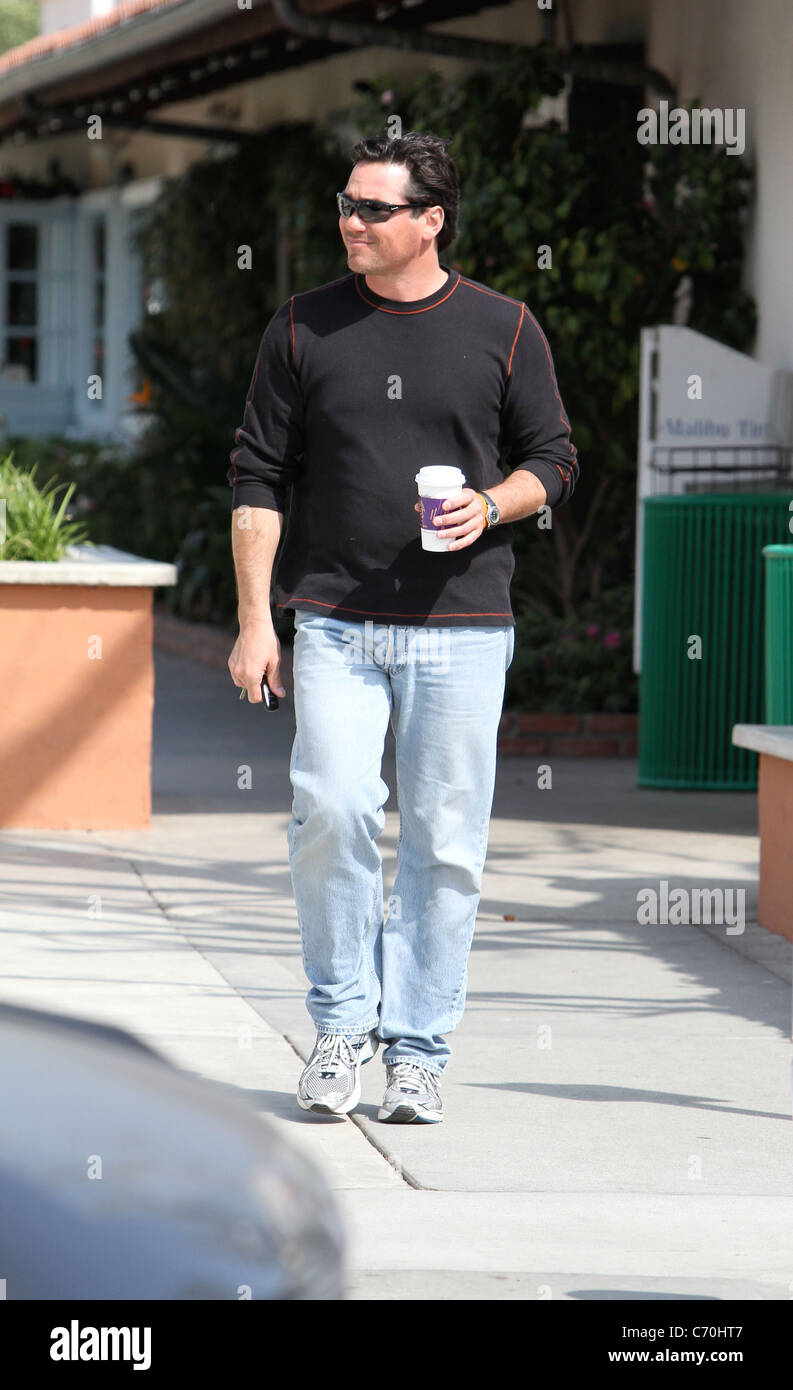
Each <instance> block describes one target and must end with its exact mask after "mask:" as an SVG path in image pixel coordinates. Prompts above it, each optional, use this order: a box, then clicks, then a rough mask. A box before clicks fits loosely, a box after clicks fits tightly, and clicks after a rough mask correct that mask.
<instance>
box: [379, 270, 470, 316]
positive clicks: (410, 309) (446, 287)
mask: <svg viewBox="0 0 793 1390" xmlns="http://www.w3.org/2000/svg"><path fill="white" fill-rule="evenodd" d="M439 264H440V268H441V270H445V271H447V277H446V280H445V282H444V283H443V284H442V285H441V287H440V289H437V290H436V291H435V293H434V294H429V295H427V297H426V298H425V299H385V298H384V297H383V295H381V294H375V292H374V290H373V289H370V288H369V286H368V285H367V283H366V277H365V276H364V275H361V274H360V272H359V271H356V272H355V275H354V280H355V288H356V290H357V291H358V293H359V295H360V296H361V298H362V299H365V300H366V303H367V304H371V305H372V306H373V307H374V308H375V309H383V310H385V311H386V312H387V313H390V314H420V313H422V312H423V311H424V310H425V309H434V308H435V306H436V305H437V304H442V303H443V301H444V299H448V297H449V295H450V294H453V293H454V291H455V290H456V289H457V286H458V284H459V283H460V272H459V271H457V270H452V268H451V266H448V265H446V264H445V262H444V261H440V262H439Z"/></svg>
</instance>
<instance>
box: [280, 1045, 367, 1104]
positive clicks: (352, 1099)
mask: <svg viewBox="0 0 793 1390" xmlns="http://www.w3.org/2000/svg"><path fill="white" fill-rule="evenodd" d="M370 1046H371V1048H372V1051H371V1052H369V1053H368V1054H367V1056H366V1057H363V1056H362V1057H361V1060H360V1062H359V1063H358V1071H357V1074H356V1077H355V1089H354V1090H353V1092H352V1094H351V1095H349V1096H347V1097H346V1098H345V1099H344V1100H343V1101H342V1102H341V1104H340V1105H335V1106H334V1105H323V1103H322V1101H319V1100H304V1099H303V1097H302V1096H301V1095H300V1093H299V1092H298V1094H297V1103H298V1105H299V1106H300V1108H301V1110H312V1111H313V1112H314V1114H315V1115H348V1114H349V1112H350V1111H351V1110H354V1109H355V1107H356V1105H357V1104H358V1102H359V1100H360V1099H361V1067H365V1066H366V1063H367V1062H371V1060H372V1058H373V1057H376V1056H377V1052H378V1049H379V1047H380V1039H379V1038H375V1040H374V1043H373V1044H370Z"/></svg>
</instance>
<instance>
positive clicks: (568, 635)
mask: <svg viewBox="0 0 793 1390" xmlns="http://www.w3.org/2000/svg"><path fill="white" fill-rule="evenodd" d="M572 640H573V634H572V632H563V633H562V635H561V637H560V638H559V641H560V642H572Z"/></svg>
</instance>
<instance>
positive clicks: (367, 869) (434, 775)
mask: <svg viewBox="0 0 793 1390" xmlns="http://www.w3.org/2000/svg"><path fill="white" fill-rule="evenodd" d="M514 645H515V630H514V628H513V627H511V626H502V627H445V628H421V627H416V626H409V627H403V626H397V625H395V624H380V623H373V622H369V621H367V622H347V621H344V620H342V619H339V618H329V617H324V616H322V615H321V614H316V615H315V614H313V613H308V612H305V611H302V610H296V612H295V646H294V691H295V716H296V721H297V732H296V735H295V741H294V745H293V748H292V758H291V763H290V779H291V783H292V790H293V801H292V815H291V819H290V822H289V827H288V831H287V841H288V846H289V867H290V872H291V876H292V886H293V890H294V896H295V905H296V908H297V915H298V921H299V924H300V934H301V944H302V952H303V968H304V970H305V972H306V977H307V979H308V980H309V982H310V985H311V988H310V990H309V992H308V995H307V997H306V1007H307V1008H308V1012H309V1014H310V1015H311V1017H312V1019H313V1020H314V1022H315V1024H316V1026H317V1028H318V1029H319V1030H320V1031H322V1032H333V1033H336V1032H340V1033H365V1032H368V1031H369V1030H371V1029H374V1030H375V1031H376V1033H377V1035H378V1037H379V1038H380V1039H381V1040H382V1042H383V1044H384V1045H385V1051H384V1053H383V1058H384V1060H385V1061H386V1062H395V1061H397V1060H399V1059H400V1058H403V1059H406V1060H408V1061H417V1062H420V1063H422V1064H423V1065H424V1066H426V1067H428V1068H429V1069H430V1071H433V1072H435V1073H436V1074H437V1075H441V1074H442V1072H443V1070H444V1068H445V1066H446V1063H447V1062H448V1059H449V1057H450V1055H451V1048H450V1047H449V1045H448V1043H447V1042H446V1041H445V1038H444V1035H445V1034H446V1033H449V1032H451V1031H452V1030H453V1029H454V1028H456V1027H457V1025H458V1024H459V1022H460V1019H461V1018H462V1014H463V1009H464V1007H465V992H466V984H467V967H468V955H469V952H470V949H471V942H472V939H473V933H474V925H475V922H476V913H477V908H478V906H479V897H480V892H481V881H482V869H483V867H484V862H485V856H486V853H487V839H488V831H489V828H490V813H491V810H492V805H493V791H494V787H495V774H496V740H497V733H498V724H499V718H500V715H501V709H502V704H503V698H504V678H505V675H506V672H507V668H508V666H509V665H510V662H511V661H512V656H513V652H514ZM389 719H390V722H391V727H392V728H393V731H394V736H395V742H396V769H397V800H398V805H399V813H400V825H399V841H398V847H397V872H396V878H395V881H394V891H393V894H392V896H391V897H390V899H389V901H388V912H387V915H386V914H385V912H384V902H383V876H382V855H381V853H380V850H379V847H378V845H377V837H378V835H379V834H380V832H381V831H382V829H383V826H384V825H385V810H384V809H383V808H384V803H385V801H386V800H387V798H388V795H389V788H388V786H387V785H386V783H385V782H384V781H383V779H382V776H381V768H382V758H383V749H384V744H385V736H386V733H387V730H388V724H389ZM384 917H385V920H384Z"/></svg>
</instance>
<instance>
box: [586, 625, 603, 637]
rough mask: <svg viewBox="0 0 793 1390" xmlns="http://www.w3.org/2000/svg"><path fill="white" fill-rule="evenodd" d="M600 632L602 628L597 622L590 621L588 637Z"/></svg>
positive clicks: (587, 631) (595, 635)
mask: <svg viewBox="0 0 793 1390" xmlns="http://www.w3.org/2000/svg"><path fill="white" fill-rule="evenodd" d="M599 632H600V628H599V627H598V625H597V623H590V624H589V627H588V628H587V630H586V635H587V637H597V635H598V633H599Z"/></svg>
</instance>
